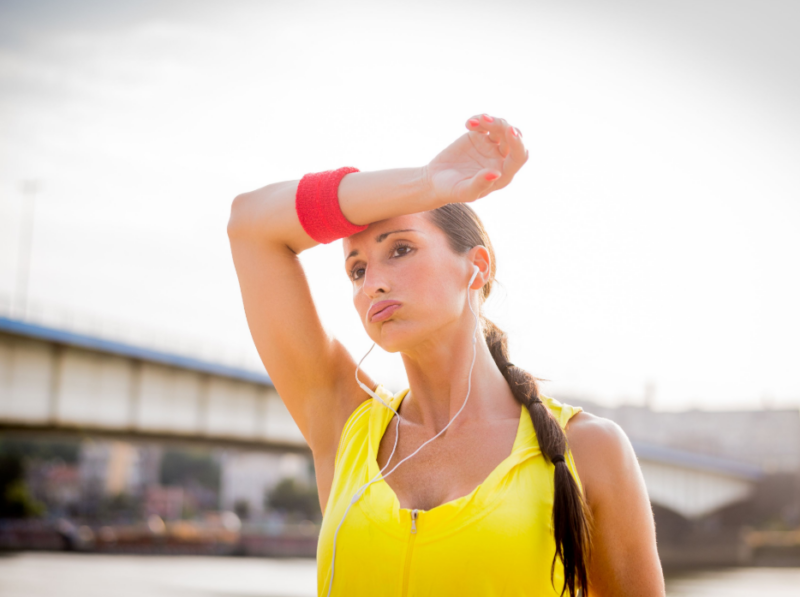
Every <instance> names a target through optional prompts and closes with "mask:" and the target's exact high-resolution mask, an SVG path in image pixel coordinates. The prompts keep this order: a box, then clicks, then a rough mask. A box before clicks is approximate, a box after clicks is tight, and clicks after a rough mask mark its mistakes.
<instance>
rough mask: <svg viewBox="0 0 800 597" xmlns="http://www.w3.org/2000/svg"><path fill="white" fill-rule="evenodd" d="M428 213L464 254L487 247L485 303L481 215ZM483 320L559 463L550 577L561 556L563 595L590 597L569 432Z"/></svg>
mask: <svg viewBox="0 0 800 597" xmlns="http://www.w3.org/2000/svg"><path fill="white" fill-rule="evenodd" d="M425 214H426V216H428V217H429V218H430V220H431V221H432V222H433V224H435V225H436V227H438V228H439V229H440V230H442V232H444V233H445V234H446V235H447V238H448V243H449V246H450V248H451V249H452V250H453V251H455V252H456V253H460V254H463V253H466V252H468V251H469V250H470V249H471V248H472V247H475V246H478V245H482V246H484V247H486V249H487V250H488V251H489V256H490V271H489V280H488V281H487V282H486V284H484V285H483V288H482V289H481V291H482V293H481V299H482V301H481V304H482V303H483V301H485V300H486V299H487V298H488V297H489V294H490V293H491V291H492V282H493V281H494V278H495V272H496V271H497V268H496V265H495V256H494V249H493V247H492V243H491V241H490V240H489V235H488V234H487V233H486V229H485V228H484V226H483V222H481V220H480V218H479V217H478V214H476V213H475V211H474V210H473V209H472V208H471V207H469V206H468V205H466V204H464V203H449V204H447V205H444V206H443V207H439V208H437V209H434V210H431V211H428V212H425ZM480 319H481V323H482V327H483V332H484V338H485V340H486V344H487V345H488V347H489V352H490V353H491V354H492V357H493V358H494V361H495V363H497V367H498V368H499V369H500V371H501V372H502V373H503V377H505V379H506V381H507V382H508V385H509V387H510V388H511V392H512V393H513V394H514V398H515V399H516V400H517V401H518V402H519V403H520V404H524V405H525V406H526V407H527V408H528V412H530V415H531V421H532V422H533V428H534V430H535V431H536V437H537V439H538V441H539V447H540V449H541V451H542V453H543V454H544V455H545V456H547V458H548V459H549V460H550V462H552V463H553V465H554V468H555V473H554V476H555V478H554V487H555V489H554V497H553V535H554V537H555V544H556V551H555V554H554V555H553V562H552V564H551V566H550V582H551V584H553V586H555V584H554V573H555V565H556V560H557V559H558V558H560V559H561V561H562V564H563V566H564V586H563V588H562V589H561V595H563V594H564V591H566V590H569V595H570V597H576V591H577V590H578V588H580V589H581V591H582V596H583V597H588V587H587V574H586V568H587V561H588V558H589V548H590V545H591V519H590V512H589V509H588V507H587V506H586V503H585V501H584V499H583V495H582V494H581V491H580V488H579V487H578V484H577V483H576V481H575V479H574V478H573V476H572V474H571V473H570V470H569V468H568V466H567V463H566V462H565V461H564V454H565V452H566V449H567V436H566V434H565V433H564V430H563V429H562V428H561V425H560V424H559V422H558V421H557V420H556V418H555V416H553V414H552V413H551V412H550V409H549V408H547V406H546V405H545V404H544V403H543V402H542V399H541V398H540V397H539V384H538V380H537V379H536V378H535V377H534V376H533V375H531V374H530V373H528V372H527V371H525V370H524V369H522V368H520V367H517V366H516V365H514V364H513V363H512V362H511V361H509V358H508V337H507V335H506V333H505V332H504V331H503V330H501V329H500V328H498V327H497V326H496V325H495V324H494V323H493V322H492V321H490V320H489V319H487V318H486V317H484V316H483V314H480Z"/></svg>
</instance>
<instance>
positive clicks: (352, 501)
mask: <svg viewBox="0 0 800 597" xmlns="http://www.w3.org/2000/svg"><path fill="white" fill-rule="evenodd" d="M473 267H474V271H473V273H472V277H471V278H470V280H469V284H468V285H467V305H468V306H469V310H470V311H471V312H472V315H473V317H474V318H475V329H474V330H473V331H472V363H471V364H470V366H469V375H468V377H467V397H466V398H464V403H463V404H462V405H461V408H459V409H458V412H457V413H456V414H455V415H453V418H452V419H450V420H449V421H448V422H447V425H445V426H444V427H442V429H441V430H440V431H439V433H437V434H436V435H434V436H433V437H432V438H430V439H429V440H426V441H425V442H423V443H422V444H421V445H420V446H419V447H418V448H417V449H416V450H414V451H413V452H412V453H411V454H409V455H408V456H406V457H405V458H403V459H402V460H401V461H400V462H398V463H397V464H396V465H395V466H394V467H393V468H392V469H391V470H390V471H389V472H388V473H386V475H384V476H383V478H384V479H386V477H388V476H389V475H391V474H392V473H393V472H394V471H396V470H397V468H398V467H399V466H400V465H401V464H403V463H404V462H405V461H406V460H408V459H409V458H411V457H413V456H415V455H416V454H417V453H418V452H419V451H420V450H422V448H424V447H425V446H426V445H428V444H429V443H430V442H432V441H433V440H435V439H436V438H437V437H439V436H440V435H441V434H442V433H444V432H445V431H446V430H447V428H448V427H450V425H451V424H452V423H453V421H455V420H456V417H457V416H458V415H460V414H461V411H462V410H464V407H465V406H466V405H467V400H469V395H470V392H471V390H472V369H473V368H474V367H475V359H476V357H477V355H478V352H477V342H478V338H477V336H476V334H477V333H478V327H479V326H480V322H479V320H478V315H477V313H475V310H474V309H473V308H472V301H470V297H469V295H470V288H469V287H470V286H472V283H473V282H474V281H475V277H476V276H477V275H478V273H479V272H480V270H479V269H478V266H477V265H476V266H473ZM373 348H375V343H374V342H373V344H372V346H371V347H370V349H369V350H368V351H367V354H365V355H364V356H363V357H361V360H360V361H359V362H358V365H356V382H357V383H358V385H359V386H361V388H362V389H363V390H364V391H365V392H367V394H369V395H370V396H372V397H373V398H377V399H378V400H379V401H380V402H381V404H383V405H384V406H385V407H386V408H388V409H389V410H390V411H392V412H393V413H394V414H395V415H397V424H396V425H395V434H394V446H393V447H392V452H391V454H390V455H389V459H388V460H387V461H386V464H385V465H384V466H383V468H382V469H381V470H380V471H378V474H377V475H375V476H374V477H373V478H372V479H371V480H370V481H369V482H367V483H366V484H364V485H362V486H361V488H360V489H359V490H358V491H356V492H355V494H353V497H352V498H351V499H350V503H349V504H348V505H347V509H345V511H344V516H342V520H341V521H340V522H339V525H338V526H337V527H336V531H335V532H334V534H333V553H332V555H331V579H330V582H329V584H328V597H330V594H331V590H332V589H333V573H334V571H335V567H336V539H337V537H338V535H339V529H341V528H342V525H343V524H344V521H345V518H347V514H348V512H350V508H351V507H352V506H353V504H355V503H356V502H357V501H358V500H359V499H361V496H362V495H364V492H365V491H366V490H367V488H368V487H369V486H370V485H372V484H373V483H375V482H376V481H379V480H380V478H381V475H382V474H383V471H384V470H386V468H387V467H388V466H389V463H390V462H391V461H392V457H393V456H394V453H395V450H396V449H397V440H398V439H399V438H400V413H398V412H397V411H396V410H395V409H393V408H392V407H391V406H389V405H388V404H387V403H386V402H385V401H384V400H383V399H382V398H381V397H380V396H378V395H377V394H376V393H375V392H373V391H372V390H371V389H370V388H369V387H368V386H367V385H366V384H364V383H362V382H361V380H360V379H358V369H359V368H360V367H361V363H363V362H364V359H366V358H367V355H368V354H369V353H370V352H372V349H373Z"/></svg>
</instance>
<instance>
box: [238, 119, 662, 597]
mask: <svg viewBox="0 0 800 597" xmlns="http://www.w3.org/2000/svg"><path fill="white" fill-rule="evenodd" d="M466 127H467V132H466V133H465V134H464V135H462V136H461V137H459V138H458V139H456V141H455V142H453V143H452V144H451V145H450V146H449V147H447V148H446V149H445V150H444V151H443V152H441V153H440V154H439V155H437V156H436V157H435V158H434V159H433V160H432V161H431V162H430V163H429V164H427V165H426V166H424V167H421V168H401V169H394V170H385V171H378V172H358V171H352V172H351V173H347V174H346V175H344V176H343V177H340V178H339V179H338V183H336V184H338V189H337V188H336V187H335V185H334V189H333V193H334V194H335V193H336V191H337V190H338V208H339V209H340V210H341V211H340V212H339V213H338V217H339V218H342V216H343V217H344V218H346V221H344V225H345V226H351V227H352V228H351V229H350V230H357V232H355V233H353V234H350V235H349V236H345V234H347V233H340V235H339V236H338V237H337V238H343V248H344V269H345V271H346V273H347V275H348V277H349V278H350V279H351V281H352V287H353V303H354V306H355V308H356V310H357V311H358V314H359V317H360V318H361V321H362V323H363V325H364V329H365V330H366V332H367V334H368V335H369V336H370V338H372V339H373V340H374V342H375V343H377V344H378V345H380V346H381V348H383V349H384V350H386V351H388V352H400V353H401V355H402V358H403V363H404V365H405V368H406V373H407V375H408V381H409V387H408V388H407V389H406V390H404V391H402V392H400V393H398V394H394V395H393V394H392V393H390V392H388V391H387V390H386V389H385V388H384V387H383V386H382V385H381V384H379V383H376V382H375V381H374V380H373V379H372V378H371V377H370V376H369V375H367V374H366V373H364V372H363V371H361V370H359V371H358V372H357V371H356V369H357V364H356V362H355V360H354V359H353V357H352V356H351V355H350V354H349V353H348V352H347V350H346V349H345V348H344V347H343V346H342V344H341V343H340V342H339V341H337V340H336V339H335V338H333V337H331V336H330V335H329V334H328V333H327V332H326V330H325V329H324V327H323V326H322V323H321V322H320V320H319V317H318V315H317V312H316V310H315V308H314V304H313V301H312V298H311V294H310V291H309V287H308V284H307V282H306V278H305V275H304V272H303V269H302V267H301V265H300V261H299V260H298V257H297V255H298V254H299V253H300V252H301V251H304V250H306V249H308V248H311V247H313V246H315V245H316V244H319V243H318V242H317V240H314V239H315V238H322V237H321V236H319V235H318V234H317V233H316V232H312V230H319V229H320V228H319V227H317V228H316V229H315V228H314V224H313V220H314V218H315V217H316V215H317V214H314V213H312V211H311V208H308V205H309V204H308V203H307V202H306V203H303V205H304V206H305V207H303V206H301V200H302V201H306V199H303V198H301V195H302V197H305V196H306V195H305V194H306V193H308V192H309V191H308V187H307V184H306V183H305V182H304V181H305V180H306V177H304V178H303V179H301V181H297V180H293V181H287V182H280V183H275V184H271V185H268V186H266V187H263V188H261V189H258V190H256V191H253V192H249V193H244V194H242V195H239V196H238V197H236V199H235V200H234V202H233V207H232V210H231V218H230V221H229V224H228V235H229V238H230V241H231V250H232V253H233V259H234V263H235V266H236V271H237V275H238V277H239V283H240V286H241V291H242V297H243V301H244V307H245V312H246V314H247V320H248V324H249V326H250V331H251V333H252V336H253V339H254V341H255V344H256V347H257V349H258V352H259V354H260V356H261V359H262V361H263V362H264V365H265V367H266V369H267V371H268V372H269V374H270V377H271V378H272V381H273V382H274V384H275V388H276V389H277V391H278V392H279V394H280V396H281V398H282V399H283V401H284V402H285V404H286V406H287V408H288V409H289V412H290V413H291V415H292V417H293V418H294V420H295V422H296V423H297V425H298V426H299V428H300V430H301V432H302V433H303V436H304V437H305V439H306V440H307V442H308V444H309V446H310V448H311V451H312V454H313V457H314V464H315V470H316V476H317V485H318V489H319V496H320V506H321V508H322V512H323V513H324V518H323V525H322V530H321V534H320V539H319V548H318V554H317V555H318V558H317V562H318V590H319V594H320V595H355V596H362V595H364V596H366V595H402V596H405V595H435V596H441V595H459V596H464V595H487V596H494V595H497V596H499V595H503V596H512V595H513V596H522V595H536V596H539V595H560V594H563V593H567V594H569V595H570V596H572V597H574V596H575V595H578V594H581V593H582V594H583V595H584V596H586V595H597V596H611V595H613V596H626V595H631V596H633V595H635V596H637V597H645V596H655V595H663V594H664V581H663V576H662V572H661V566H660V563H659V559H658V554H657V551H656V546H655V528H654V522H653V516H652V511H651V509H650V505H649V501H648V498H647V493H646V489H645V486H644V481H643V479H642V475H641V471H640V469H639V466H638V463H637V460H636V457H635V455H634V452H633V450H632V448H631V445H630V442H629V441H628V439H627V437H626V436H625V434H624V433H623V431H622V430H621V429H620V428H619V427H618V426H617V425H616V424H614V423H613V422H611V421H608V420H606V419H602V418H599V417H595V416H593V415H591V414H588V413H586V412H582V411H581V409H580V408H576V407H571V406H569V405H566V404H562V403H559V402H558V401H556V400H553V399H551V398H548V397H546V396H541V395H540V394H539V390H538V386H537V384H536V380H535V378H534V377H533V376H531V375H530V374H529V373H527V372H526V371H524V370H523V369H522V368H520V367H518V366H516V365H513V364H512V363H511V362H510V361H509V355H508V348H507V344H506V336H505V334H504V333H503V332H502V331H501V330H500V329H498V328H497V326H495V325H494V324H493V323H492V322H490V321H489V320H487V319H486V318H485V317H483V316H482V315H481V316H480V319H478V317H477V313H479V312H480V305H481V304H482V303H483V301H484V300H485V299H486V297H488V296H489V293H490V292H491V288H492V282H493V280H494V275H495V270H496V262H495V255H494V252H493V250H492V245H491V242H490V240H489V237H488V235H487V234H486V231H485V230H484V228H483V226H482V224H481V222H480V220H479V219H478V217H477V215H476V214H475V212H474V211H473V210H472V209H471V208H470V207H469V206H467V205H466V204H467V203H470V202H473V201H475V200H477V199H481V198H484V197H486V196H488V195H489V194H490V193H492V192H493V191H496V190H498V189H501V188H503V187H505V186H507V185H508V184H509V183H510V182H511V180H512V179H513V177H514V175H515V174H516V172H517V171H518V170H519V169H520V168H521V167H522V166H523V164H525V162H526V161H527V159H528V152H527V150H526V149H525V147H524V144H523V141H522V137H521V134H520V133H519V131H518V129H516V128H515V127H512V126H510V125H509V124H508V123H507V122H506V121H505V120H504V119H502V118H493V117H491V116H489V115H485V114H483V115H479V116H476V117H474V118H470V119H469V120H468V121H467V123H466ZM353 170H354V169H353ZM309 176H311V175H309ZM315 176H316V175H315ZM309 180H310V179H309ZM304 184H305V185H306V186H305V187H302V188H300V187H301V186H302V185H304ZM309 184H310V183H309ZM301 190H302V193H301V192H300V191H301ZM333 200H334V201H335V200H337V197H336V196H335V195H334V197H333ZM303 210H305V211H303ZM325 225H326V224H322V227H323V228H324V226H325ZM310 234H311V235H313V237H312V236H310ZM334 237H336V236H335V235H334ZM325 242H330V241H325ZM476 332H477V335H478V336H480V337H482V338H483V339H484V340H485V341H479V342H473V338H474V337H475V334H476ZM370 396H372V397H371V398H370ZM390 423H394V424H390ZM445 431H446V433H444V432H445ZM411 455H413V458H410V456H411ZM401 462H402V466H398V463H401ZM395 471H396V472H395Z"/></svg>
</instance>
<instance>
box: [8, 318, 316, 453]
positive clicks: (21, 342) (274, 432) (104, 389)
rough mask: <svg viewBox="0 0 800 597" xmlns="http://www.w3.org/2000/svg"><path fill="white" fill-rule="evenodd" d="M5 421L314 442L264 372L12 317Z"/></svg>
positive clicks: (242, 441)
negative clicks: (302, 431) (297, 421)
mask: <svg viewBox="0 0 800 597" xmlns="http://www.w3.org/2000/svg"><path fill="white" fill-rule="evenodd" d="M0 429H5V430H18V431H25V430H28V431H40V432H43V431H50V432H60V433H82V434H83V433H95V434H98V435H111V436H115V437H128V438H152V439H184V440H192V441H199V442H214V443H218V444H219V443H230V444H236V445H242V446H253V447H259V448H275V449H282V450H307V445H306V442H305V440H304V438H303V436H302V434H301V433H300V430H299V429H298V428H297V425H296V424H295V423H294V420H293V419H292V417H291V415H290V414H289V411H288V410H287V409H286V407H285V406H284V404H283V402H282V401H281V399H280V396H278V393H277V392H276V391H275V388H274V386H273V385H272V382H271V381H270V378H269V376H268V375H266V374H265V373H258V372H254V371H249V370H245V369H238V368H235V367H229V366H226V365H220V364H216V363H210V362H206V361H201V360H198V359H194V358H189V357H185V356H180V355H175V354H169V353H165V352H160V351H156V350H150V349H147V348H142V347H138V346H132V345H130V344H124V343H121V342H115V341H111V340H106V339H102V338H97V337H93V336H88V335H83V334H78V333H73V332H68V331H64V330H59V329H54V328H51V327H46V326H42V325H37V324H33V323H27V322H24V321H18V320H14V319H9V318H5V317H0Z"/></svg>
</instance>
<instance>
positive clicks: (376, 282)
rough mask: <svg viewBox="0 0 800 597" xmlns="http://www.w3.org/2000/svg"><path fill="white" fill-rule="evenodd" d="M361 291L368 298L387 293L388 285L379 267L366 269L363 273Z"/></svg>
mask: <svg viewBox="0 0 800 597" xmlns="http://www.w3.org/2000/svg"><path fill="white" fill-rule="evenodd" d="M361 288H362V290H363V291H364V292H365V293H366V294H367V295H368V296H370V297H373V296H376V295H378V294H386V293H387V292H389V284H388V281H387V280H386V276H385V274H384V272H383V271H382V270H381V268H380V267H376V266H372V267H368V268H367V269H366V271H365V272H364V284H363V285H362V286H361Z"/></svg>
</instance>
